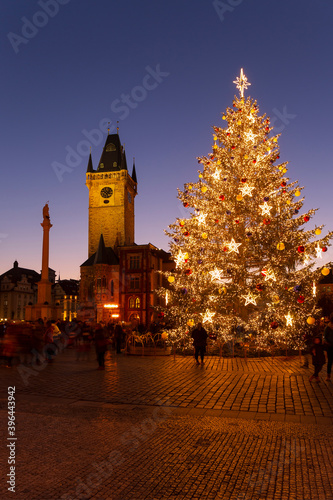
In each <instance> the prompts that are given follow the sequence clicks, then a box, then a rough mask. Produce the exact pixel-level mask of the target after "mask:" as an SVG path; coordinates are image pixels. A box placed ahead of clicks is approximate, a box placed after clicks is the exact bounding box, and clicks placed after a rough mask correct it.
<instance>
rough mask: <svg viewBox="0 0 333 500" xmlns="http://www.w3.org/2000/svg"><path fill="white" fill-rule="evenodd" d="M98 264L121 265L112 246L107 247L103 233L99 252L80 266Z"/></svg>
mask: <svg viewBox="0 0 333 500" xmlns="http://www.w3.org/2000/svg"><path fill="white" fill-rule="evenodd" d="M96 264H108V265H109V266H117V265H119V259H118V257H117V255H116V254H115V253H114V251H113V249H112V248H111V247H106V246H105V243H104V238H103V235H102V234H101V236H100V239H99V243H98V248H97V252H95V253H94V254H93V255H91V256H90V257H89V259H87V260H86V261H85V262H84V263H83V264H81V266H80V267H87V266H94V265H96Z"/></svg>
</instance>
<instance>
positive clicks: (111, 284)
mask: <svg viewBox="0 0 333 500" xmlns="http://www.w3.org/2000/svg"><path fill="white" fill-rule="evenodd" d="M110 292H111V296H113V293H114V285H113V280H111V283H110Z"/></svg>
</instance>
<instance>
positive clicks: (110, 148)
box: [105, 142, 116, 152]
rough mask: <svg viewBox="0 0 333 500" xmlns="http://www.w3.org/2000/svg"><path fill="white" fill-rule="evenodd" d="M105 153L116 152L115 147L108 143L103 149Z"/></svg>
mask: <svg viewBox="0 0 333 500" xmlns="http://www.w3.org/2000/svg"><path fill="white" fill-rule="evenodd" d="M105 151H107V152H109V151H116V146H115V145H114V144H113V143H112V142H110V144H108V145H107V146H106V148H105Z"/></svg>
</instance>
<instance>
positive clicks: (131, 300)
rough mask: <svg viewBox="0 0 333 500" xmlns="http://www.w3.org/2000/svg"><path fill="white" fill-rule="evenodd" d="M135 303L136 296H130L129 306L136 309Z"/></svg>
mask: <svg viewBox="0 0 333 500" xmlns="http://www.w3.org/2000/svg"><path fill="white" fill-rule="evenodd" d="M134 304H135V301H134V298H133V297H130V299H129V301H128V305H129V308H130V309H134Z"/></svg>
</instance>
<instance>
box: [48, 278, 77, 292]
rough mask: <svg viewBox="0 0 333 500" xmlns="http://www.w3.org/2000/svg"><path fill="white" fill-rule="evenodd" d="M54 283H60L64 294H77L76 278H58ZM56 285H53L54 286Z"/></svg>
mask: <svg viewBox="0 0 333 500" xmlns="http://www.w3.org/2000/svg"><path fill="white" fill-rule="evenodd" d="M56 285H60V286H61V288H62V289H63V291H64V292H65V294H66V295H78V294H79V286H80V284H79V281H78V280H73V279H69V280H59V281H57V283H56ZM56 285H53V287H54V286H56Z"/></svg>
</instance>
